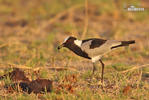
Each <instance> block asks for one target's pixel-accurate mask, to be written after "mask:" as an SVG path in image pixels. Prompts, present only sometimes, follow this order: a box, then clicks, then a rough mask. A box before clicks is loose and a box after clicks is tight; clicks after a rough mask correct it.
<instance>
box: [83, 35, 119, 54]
mask: <svg viewBox="0 0 149 100" xmlns="http://www.w3.org/2000/svg"><path fill="white" fill-rule="evenodd" d="M83 41H84V42H82V45H81V49H82V50H83V51H85V52H86V53H88V55H89V56H90V57H95V56H98V55H101V56H102V55H104V54H105V53H107V52H109V51H111V47H112V46H116V45H120V44H121V42H120V41H116V40H103V39H94V38H93V39H88V40H83Z"/></svg>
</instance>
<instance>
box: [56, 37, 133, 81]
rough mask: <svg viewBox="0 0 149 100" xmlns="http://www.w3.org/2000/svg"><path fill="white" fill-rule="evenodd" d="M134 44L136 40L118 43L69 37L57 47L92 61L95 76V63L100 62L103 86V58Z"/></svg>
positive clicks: (116, 41) (115, 41)
mask: <svg viewBox="0 0 149 100" xmlns="http://www.w3.org/2000/svg"><path fill="white" fill-rule="evenodd" d="M134 43H135V40H130V41H118V40H106V39H100V38H89V39H84V40H79V39H77V38H76V37H74V36H68V37H66V38H65V39H64V42H63V43H62V44H61V45H59V46H58V47H57V49H58V50H60V49H61V48H62V47H65V48H68V49H69V50H71V51H72V52H74V53H75V54H76V55H78V56H81V57H83V58H86V59H90V60H91V61H92V64H93V69H92V74H94V72H95V70H96V67H95V63H96V62H97V61H99V62H100V63H101V66H102V72H101V83H102V84H103V77H104V66H105V65H104V63H103V61H102V57H103V56H104V55H105V54H107V53H109V52H111V51H112V50H114V49H116V48H119V47H123V46H129V45H130V44H134Z"/></svg>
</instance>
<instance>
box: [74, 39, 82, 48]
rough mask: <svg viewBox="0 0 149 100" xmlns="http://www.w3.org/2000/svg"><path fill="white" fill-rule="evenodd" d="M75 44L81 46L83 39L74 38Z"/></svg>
mask: <svg viewBox="0 0 149 100" xmlns="http://www.w3.org/2000/svg"><path fill="white" fill-rule="evenodd" d="M74 44H75V45H77V46H78V47H81V45H82V40H74Z"/></svg>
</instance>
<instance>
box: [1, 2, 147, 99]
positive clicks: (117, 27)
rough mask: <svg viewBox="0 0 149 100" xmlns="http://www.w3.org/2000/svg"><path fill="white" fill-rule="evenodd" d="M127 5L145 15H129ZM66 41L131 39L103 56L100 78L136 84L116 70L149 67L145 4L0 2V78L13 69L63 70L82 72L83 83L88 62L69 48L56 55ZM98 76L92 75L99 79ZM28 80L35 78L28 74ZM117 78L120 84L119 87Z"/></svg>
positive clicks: (49, 74)
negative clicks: (59, 46)
mask: <svg viewBox="0 0 149 100" xmlns="http://www.w3.org/2000/svg"><path fill="white" fill-rule="evenodd" d="M132 6H133V7H135V8H144V11H128V8H130V7H132ZM67 36H75V37H77V38H78V39H86V38H95V37H96V38H103V39H116V40H135V41H136V44H134V45H130V47H124V48H119V49H117V50H115V51H113V52H111V53H109V54H107V55H105V56H104V57H103V62H104V63H105V65H106V67H105V73H106V72H108V73H106V74H105V77H106V78H107V79H109V81H113V82H114V83H116V82H117V83H116V84H118V85H119V84H120V89H121V87H122V86H124V85H125V84H127V83H131V82H132V83H136V81H133V80H132V81H131V82H129V81H130V79H129V78H128V77H127V75H124V74H123V75H122V74H120V75H117V71H118V72H119V71H124V70H127V69H130V68H132V67H134V66H135V67H136V66H140V65H144V64H147V63H149V0H0V68H1V69H2V70H0V75H3V74H4V73H5V72H6V71H9V70H10V69H8V68H10V67H15V66H26V67H30V68H36V67H38V68H39V67H40V68H44V67H68V68H74V69H75V70H77V71H81V72H83V73H84V74H83V75H80V77H84V78H83V79H82V80H86V77H88V75H89V74H88V72H91V69H92V63H91V62H90V61H88V60H87V59H83V58H81V57H78V56H76V55H75V54H74V53H72V52H71V51H69V50H68V49H65V48H64V49H62V50H60V51H58V50H57V46H58V45H59V44H61V43H62V42H63V40H64V38H66V37H67ZM97 65H98V66H100V64H98V63H97ZM98 68H100V67H98ZM3 69H5V70H3ZM142 70H143V75H145V80H148V81H149V77H148V76H149V68H148V67H145V68H143V69H142ZM142 70H141V73H142ZM98 71H99V73H100V70H98ZM139 71H140V70H138V73H140V72H139ZM70 72H71V73H72V72H73V71H70ZM63 73H64V72H63ZM99 73H97V74H96V75H97V76H98V77H100V76H99V75H100V74H99ZM110 73H111V74H112V75H111V74H110ZM53 74H55V75H53ZM52 75H53V76H52ZM57 75H59V76H57ZM62 75H63V74H62V73H53V72H49V70H47V69H42V70H40V73H39V76H40V77H41V78H53V79H56V78H57V77H61V76H62ZM128 75H131V74H128ZM135 75H138V74H135ZM135 75H132V76H133V79H134V80H137V79H138V76H136V78H134V76H135ZM139 75H140V74H139ZM141 75H142V74H141ZM116 76H121V77H119V78H118V77H116ZM124 77H125V78H124ZM31 78H32V79H35V77H33V75H32V77H31ZM117 78H118V79H117ZM112 79H113V80H112ZM122 79H124V80H123V82H121V83H119V82H120V81H119V80H122ZM57 80H59V78H58V79H57ZM82 80H81V81H80V83H81V82H82ZM115 80H117V81H116V82H115ZM83 84H84V83H83ZM85 84H86V83H85ZM143 86H146V87H147V86H148V85H143ZM87 89H88V88H87ZM140 89H142V88H140ZM116 90H117V86H116ZM89 91H90V90H89ZM112 91H113V90H112ZM136 91H137V90H134V96H135V95H136V94H137V93H138V94H137V95H138V96H139V95H142V96H143V98H144V94H145V93H147V92H141V91H140V92H138V91H137V92H136ZM142 91H146V90H142ZM114 92H117V91H114ZM101 93H102V92H101ZM118 93H119V90H118ZM80 94H81V93H80ZM86 94H87V95H88V93H86ZM113 94H114V93H113ZM108 95H109V94H108ZM105 96H107V94H105ZM114 96H115V94H114ZM131 96H132V95H131ZM66 97H67V96H66ZM82 97H83V98H84V96H82ZM118 97H119V98H121V96H118ZM146 98H147V96H146ZM21 100H22V99H21ZM57 100H58V99H57ZM106 100H107V99H106ZM116 100H117V99H116ZM124 100H125V98H124ZM138 100H141V99H138ZM143 100H147V99H143Z"/></svg>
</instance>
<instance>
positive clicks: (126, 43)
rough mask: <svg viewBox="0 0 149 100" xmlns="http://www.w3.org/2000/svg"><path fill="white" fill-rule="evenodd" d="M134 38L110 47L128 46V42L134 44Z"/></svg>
mask: <svg viewBox="0 0 149 100" xmlns="http://www.w3.org/2000/svg"><path fill="white" fill-rule="evenodd" d="M134 43H135V40H131V41H121V44H120V45H117V46H113V47H112V48H111V49H114V48H117V47H122V46H129V44H134Z"/></svg>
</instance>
